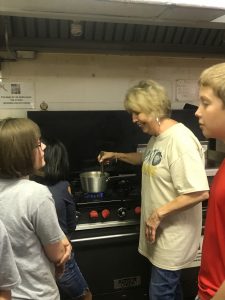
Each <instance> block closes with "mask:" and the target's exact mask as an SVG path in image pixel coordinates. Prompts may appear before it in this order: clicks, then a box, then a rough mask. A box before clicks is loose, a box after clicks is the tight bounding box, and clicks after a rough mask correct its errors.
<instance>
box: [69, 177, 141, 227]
mask: <svg viewBox="0 0 225 300" xmlns="http://www.w3.org/2000/svg"><path fill="white" fill-rule="evenodd" d="M73 187H74V188H73ZM72 192H73V195H74V198H75V201H76V209H77V224H78V227H80V226H81V225H82V226H83V227H86V225H88V226H89V225H91V224H94V223H95V224H96V225H97V223H98V226H101V225H102V226H111V225H110V224H114V226H115V224H116V226H117V225H118V223H119V224H121V226H122V224H123V225H124V224H127V223H129V224H131V223H138V222H139V219H140V212H141V209H140V206H141V191H140V185H139V184H134V182H133V181H129V180H121V181H120V182H117V183H114V184H113V185H111V186H110V187H109V188H107V190H106V191H105V192H100V193H84V192H82V190H81V189H80V188H79V183H78V182H76V187H75V186H73V185H72ZM85 224H86V225H85ZM89 227H93V226H89Z"/></svg>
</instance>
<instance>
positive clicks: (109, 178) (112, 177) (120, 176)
mask: <svg viewBox="0 0 225 300" xmlns="http://www.w3.org/2000/svg"><path fill="white" fill-rule="evenodd" d="M135 176H137V175H136V174H120V175H117V176H109V177H107V178H106V182H108V181H109V180H111V179H119V178H127V177H135Z"/></svg>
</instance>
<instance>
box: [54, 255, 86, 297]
mask: <svg viewBox="0 0 225 300" xmlns="http://www.w3.org/2000/svg"><path fill="white" fill-rule="evenodd" d="M57 284H58V287H59V291H60V292H61V293H62V292H63V293H65V294H66V295H68V296H70V297H71V299H76V298H78V297H80V296H82V295H84V294H85V293H86V291H87V290H89V289H88V285H87V282H86V281H85V279H84V277H83V275H82V273H81V271H80V269H79V267H78V265H77V263H76V261H75V259H74V253H73V252H72V254H71V258H70V259H69V260H68V261H67V262H66V265H65V271H64V273H63V275H62V276H61V277H60V278H59V279H57Z"/></svg>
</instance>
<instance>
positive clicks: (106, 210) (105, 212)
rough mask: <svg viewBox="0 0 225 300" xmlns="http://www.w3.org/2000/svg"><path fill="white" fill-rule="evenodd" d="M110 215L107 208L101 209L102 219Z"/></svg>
mask: <svg viewBox="0 0 225 300" xmlns="http://www.w3.org/2000/svg"><path fill="white" fill-rule="evenodd" d="M109 215H110V211H109V210H108V209H103V211H102V217H103V219H107V218H108V217H109Z"/></svg>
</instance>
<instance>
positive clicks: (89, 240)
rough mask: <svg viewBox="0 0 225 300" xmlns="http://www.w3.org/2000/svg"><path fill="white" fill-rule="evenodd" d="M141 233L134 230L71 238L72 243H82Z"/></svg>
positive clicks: (134, 235) (133, 235)
mask: <svg viewBox="0 0 225 300" xmlns="http://www.w3.org/2000/svg"><path fill="white" fill-rule="evenodd" d="M137 236H139V233H137V232H132V233H122V234H113V235H103V236H94V237H88V238H81V239H73V240H70V241H71V243H79V242H80V243H82V242H91V241H100V240H106V239H107V240H113V239H118V238H127V237H128V238H129V237H137Z"/></svg>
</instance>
